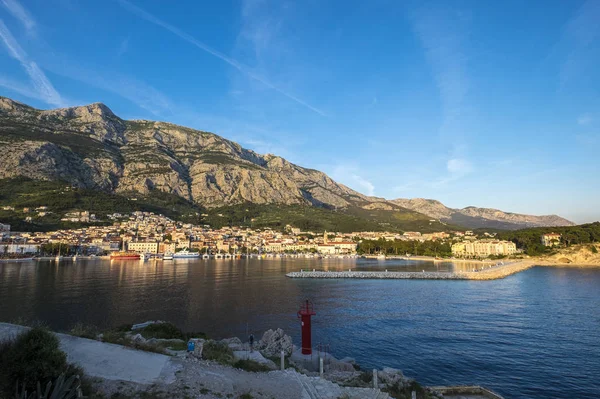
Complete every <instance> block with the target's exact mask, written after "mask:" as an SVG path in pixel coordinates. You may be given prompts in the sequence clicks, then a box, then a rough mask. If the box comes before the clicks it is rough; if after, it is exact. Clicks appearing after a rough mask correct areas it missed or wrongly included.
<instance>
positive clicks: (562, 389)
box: [0, 258, 600, 399]
mask: <svg viewBox="0 0 600 399" xmlns="http://www.w3.org/2000/svg"><path fill="white" fill-rule="evenodd" d="M476 267H479V265H477V264H463V263H461V264H458V263H457V264H453V263H447V262H436V263H433V262H421V261H407V260H375V259H372V260H368V259H304V258H267V259H256V258H251V259H239V260H221V259H217V260H215V259H211V260H201V259H194V260H175V261H146V262H140V261H109V260H101V259H97V260H77V261H76V262H73V261H70V260H61V261H60V262H56V261H55V260H38V261H31V262H14V263H0V321H3V322H15V321H20V322H22V321H42V322H44V323H46V324H47V325H48V326H49V327H51V328H52V329H54V330H57V331H68V330H69V329H70V328H72V327H73V326H74V325H75V324H77V323H84V324H88V325H94V326H96V327H98V328H99V329H108V328H112V327H117V326H120V325H123V324H131V323H140V322H144V321H147V320H164V321H170V322H172V323H174V324H176V325H177V326H179V327H180V328H181V329H183V330H186V331H202V332H205V333H206V334H208V335H209V336H210V337H214V338H226V337H232V336H237V337H240V338H242V339H245V338H246V337H248V335H249V334H253V335H254V336H255V337H260V336H261V335H262V333H263V332H264V331H266V330H267V329H275V328H282V329H283V330H284V331H285V332H286V333H287V334H289V335H291V336H292V338H293V340H294V343H295V344H296V345H300V336H301V326H300V320H299V319H298V316H297V312H298V310H299V309H300V306H301V304H302V303H303V302H304V301H306V300H309V301H311V302H312V304H313V306H314V309H315V312H316V315H315V316H313V319H312V334H313V345H314V346H315V348H317V347H319V348H323V349H326V350H328V351H329V352H331V353H332V354H333V355H334V356H335V357H337V358H343V357H352V358H354V359H356V361H357V362H358V363H359V364H360V365H361V367H362V368H363V369H371V368H382V367H393V368H398V369H401V370H402V371H403V372H404V374H405V375H406V376H409V377H414V378H415V379H416V380H417V381H419V382H420V383H422V384H425V385H482V386H484V387H487V388H490V389H492V390H493V391H495V392H497V393H499V394H501V395H503V396H504V397H505V398H507V399H509V398H515V399H516V398H519V399H521V398H523V399H525V398H536V399H539V398H565V399H567V398H568V399H585V398H599V397H600V268H596V267H587V268H576V267H534V268H532V269H529V270H526V271H524V272H521V273H518V274H515V275H512V276H509V277H507V278H504V279H501V280H492V281H457V280H353V279H323V280H319V279H291V278H288V277H286V273H288V272H290V271H299V270H300V269H304V270H306V269H309V270H312V269H315V270H348V269H352V270H390V271H392V270H394V271H421V270H425V271H439V272H452V271H456V270H470V269H472V268H476Z"/></svg>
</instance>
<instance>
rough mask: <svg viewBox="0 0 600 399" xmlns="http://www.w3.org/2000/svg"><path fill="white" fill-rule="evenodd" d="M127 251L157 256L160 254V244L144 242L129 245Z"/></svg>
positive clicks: (131, 242)
mask: <svg viewBox="0 0 600 399" xmlns="http://www.w3.org/2000/svg"><path fill="white" fill-rule="evenodd" d="M127 250H128V251H132V252H139V253H145V254H157V253H158V242H155V241H154V242H152V241H143V242H133V241H130V242H128V243H127Z"/></svg>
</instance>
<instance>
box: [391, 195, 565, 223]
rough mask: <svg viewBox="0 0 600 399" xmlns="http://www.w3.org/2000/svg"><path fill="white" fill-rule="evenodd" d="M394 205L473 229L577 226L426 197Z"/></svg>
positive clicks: (552, 218)
mask: <svg viewBox="0 0 600 399" xmlns="http://www.w3.org/2000/svg"><path fill="white" fill-rule="evenodd" d="M391 202H393V203H395V204H397V205H400V206H402V207H404V208H407V209H411V210H413V211H416V212H420V213H423V214H425V215H427V216H430V217H432V218H436V219H439V220H442V221H445V222H448V223H454V224H458V225H463V226H470V227H473V228H477V227H482V228H485V227H487V228H490V227H493V228H501V229H515V228H524V227H544V226H573V225H575V223H573V222H571V221H569V220H567V219H564V218H562V217H560V216H557V215H541V216H533V215H524V214H519V213H511V212H504V211H501V210H498V209H492V208H478V207H474V206H468V207H465V208H462V209H456V208H449V207H447V206H445V205H444V204H442V203H441V202H440V201H437V200H433V199H425V198H412V199H403V198H399V199H395V200H392V201H391Z"/></svg>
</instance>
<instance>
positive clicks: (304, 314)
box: [298, 299, 316, 355]
mask: <svg viewBox="0 0 600 399" xmlns="http://www.w3.org/2000/svg"><path fill="white" fill-rule="evenodd" d="M314 315H316V313H315V310H314V308H313V304H312V302H310V301H309V300H308V299H307V300H306V302H304V303H303V304H302V305H301V306H300V310H299V311H298V318H299V319H301V320H302V354H303V355H310V354H312V337H311V329H310V317H311V316H314Z"/></svg>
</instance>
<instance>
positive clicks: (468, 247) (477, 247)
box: [452, 240, 517, 258]
mask: <svg viewBox="0 0 600 399" xmlns="http://www.w3.org/2000/svg"><path fill="white" fill-rule="evenodd" d="M516 252H517V246H516V245H515V243H514V242H511V241H502V240H477V241H472V242H468V241H463V242H457V243H455V244H453V245H452V255H454V256H460V257H475V258H485V257H488V256H492V255H493V256H498V255H504V256H507V255H512V254H514V253H516Z"/></svg>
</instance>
